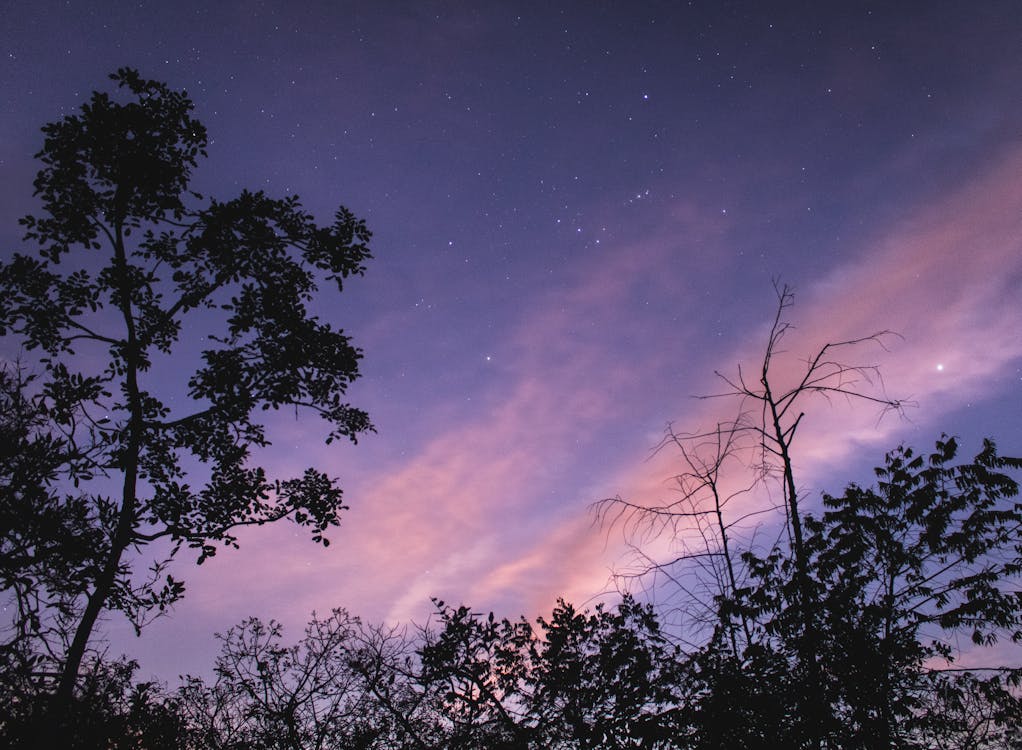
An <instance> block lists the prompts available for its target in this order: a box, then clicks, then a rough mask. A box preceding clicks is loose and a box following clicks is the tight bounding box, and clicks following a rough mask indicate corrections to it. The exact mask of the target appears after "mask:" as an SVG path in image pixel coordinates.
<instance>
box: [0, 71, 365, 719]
mask: <svg viewBox="0 0 1022 750" xmlns="http://www.w3.org/2000/svg"><path fill="white" fill-rule="evenodd" d="M111 79H112V80H113V81H114V83H115V84H116V86H117V93H116V94H115V95H113V96H111V95H109V94H106V93H99V92H95V93H93V95H92V97H91V99H90V101H89V102H88V103H86V104H85V105H83V106H82V108H81V111H80V112H79V113H77V114H73V115H69V116H67V117H64V118H63V119H62V120H60V121H58V122H54V123H51V124H49V125H46V126H45V127H44V128H43V132H44V134H45V140H44V144H43V147H42V150H41V151H40V152H39V153H38V154H37V158H38V159H39V160H40V161H41V163H42V168H41V169H40V171H39V173H38V176H37V177H36V180H35V183H34V185H35V193H36V195H37V196H38V197H39V200H40V203H41V213H40V214H39V215H38V216H28V217H26V218H24V219H23V220H22V224H23V225H24V227H25V230H26V233H25V239H26V241H30V242H33V243H35V244H36V245H37V246H38V247H37V251H36V252H35V253H34V254H15V255H14V257H13V259H12V260H11V261H10V262H8V263H5V264H3V265H2V266H0V335H8V334H14V335H16V336H18V337H19V338H20V339H21V341H22V342H23V345H24V347H25V349H26V350H28V351H29V352H32V353H38V356H37V360H36V366H37V367H39V368H40V369H41V372H40V375H39V380H38V383H36V384H35V386H36V387H35V390H34V392H33V394H32V403H33V405H34V408H35V409H36V413H37V414H38V415H39V416H41V417H45V425H43V424H33V425H32V430H34V434H35V435H36V439H37V441H43V442H45V441H50V443H51V444H52V445H53V446H56V448H57V449H58V450H59V452H60V454H61V460H60V461H58V462H57V463H56V465H53V466H49V465H47V467H46V471H45V472H43V473H42V475H41V477H40V478H41V480H42V481H41V484H40V486H39V487H38V488H36V489H35V490H33V492H32V493H28V492H27V491H26V489H25V488H24V487H21V488H19V487H18V486H17V485H16V483H14V484H12V483H10V482H8V484H7V488H8V489H7V490H6V491H7V492H8V493H9V494H11V496H12V497H16V498H17V499H18V502H20V503H22V505H24V506H25V507H31V508H34V509H35V510H36V511H38V512H40V513H42V512H45V511H46V509H56V511H57V512H58V513H69V512H70V511H68V510H67V509H68V508H74V509H75V510H74V512H73V513H71V515H75V514H77V515H75V523H77V524H79V525H82V526H84V527H85V528H84V532H85V533H87V535H88V536H89V538H90V540H91V541H90V545H91V546H90V554H89V555H88V559H87V560H83V561H72V564H73V566H74V567H75V576H76V581H77V582H78V584H79V587H80V588H79V590H78V592H77V594H76V595H71V594H70V593H69V592H67V591H58V592H56V593H57V594H58V595H59V596H60V597H63V598H65V599H70V600H72V601H65V602H64V606H66V608H67V610H68V611H71V612H73V622H72V623H71V630H70V638H69V643H68V644H67V647H66V649H65V650H64V652H63V653H62V654H60V659H59V661H60V664H59V667H60V677H59V680H58V685H57V688H56V698H55V701H54V706H55V711H56V713H57V714H60V713H61V712H66V709H67V706H68V705H69V703H70V701H71V699H72V695H73V691H74V686H75V680H76V677H77V675H78V672H79V668H80V665H81V664H82V661H83V658H84V656H85V654H86V650H87V647H88V644H89V640H90V638H91V636H92V634H93V632H94V629H95V627H96V622H97V618H98V617H99V615H100V613H101V612H103V611H119V612H122V613H124V614H126V615H128V616H129V617H131V619H132V621H133V622H134V623H135V624H136V627H141V626H142V625H143V624H144V622H145V621H146V620H147V618H149V617H151V616H153V615H154V614H158V613H159V612H160V611H163V610H164V609H165V608H166V607H167V606H169V605H170V604H172V603H173V602H174V601H175V600H177V599H178V598H179V597H180V596H181V595H182V593H183V584H182V583H181V582H180V581H179V580H177V579H176V578H174V577H173V576H171V575H169V574H167V573H166V569H165V568H166V563H167V560H169V559H170V558H172V557H173V556H174V555H175V554H176V553H177V552H179V551H180V550H181V549H182V548H190V549H193V550H195V551H196V552H197V553H198V561H199V562H200V563H201V562H202V561H204V560H205V559H207V558H208V557H210V556H212V555H213V554H215V552H216V549H217V545H221V544H222V545H226V546H237V543H238V537H237V531H238V529H239V527H243V526H248V525H261V524H265V523H270V522H273V521H277V520H279V519H282V518H291V519H292V520H293V521H295V522H296V523H298V524H300V525H302V526H305V527H307V528H309V529H310V530H311V532H312V538H313V540H314V541H317V542H320V543H322V544H324V545H325V544H327V543H328V542H327V538H326V536H325V533H326V532H327V530H328V529H329V528H330V527H332V526H335V525H336V524H337V523H338V519H339V515H340V513H341V511H342V510H344V507H345V506H344V505H343V501H342V494H341V490H340V488H339V487H338V486H337V483H336V480H334V479H333V478H331V477H329V476H328V475H326V474H325V473H323V472H320V471H317V470H315V469H312V468H310V469H308V470H306V471H305V473H304V474H303V475H302V476H298V477H295V478H288V479H282V480H273V479H271V478H269V477H268V476H267V474H266V471H265V470H264V469H262V468H260V467H259V466H256V465H253V461H252V458H253V451H254V450H257V449H259V448H262V447H265V446H267V445H269V443H270V440H269V437H268V436H267V434H266V430H265V427H264V425H263V424H262V423H261V422H260V421H259V419H258V415H259V414H261V413H263V412H265V411H266V410H277V409H280V408H282V407H287V408H294V409H295V410H304V411H307V412H310V413H312V414H315V415H318V416H319V417H321V418H322V419H323V420H324V421H325V422H326V425H327V430H328V436H327V442H330V441H332V440H334V439H336V438H341V437H343V438H348V439H350V440H351V441H353V442H354V441H356V439H357V437H358V436H359V435H361V434H362V433H364V432H366V431H367V430H371V429H372V427H371V424H370V422H369V419H368V417H367V415H366V414H365V412H363V411H361V410H359V409H357V408H354V407H352V406H350V405H349V404H348V403H346V401H345V400H344V394H345V392H346V389H347V387H348V385H349V384H350V383H351V382H352V381H353V380H354V379H355V378H356V377H357V376H358V362H359V359H360V358H361V351H360V350H359V349H357V348H355V347H354V346H353V345H352V344H351V342H350V340H349V338H348V336H347V335H345V333H344V332H343V331H341V330H337V329H335V328H334V327H332V326H331V325H330V324H328V323H325V322H323V321H321V320H319V319H318V318H317V317H315V316H314V315H312V314H311V313H310V311H309V309H308V305H309V303H310V302H311V301H312V300H313V298H314V296H315V294H316V292H317V290H318V287H319V286H320V285H322V284H327V285H329V286H333V287H335V288H336V289H337V290H338V291H340V290H341V289H342V286H343V282H344V280H345V279H347V278H348V277H351V276H358V275H361V274H362V273H363V272H364V270H365V267H364V263H365V261H366V260H367V259H368V258H369V257H370V253H369V249H368V246H367V242H368V241H369V239H370V232H369V231H368V230H367V228H366V226H365V224H364V222H362V221H361V220H359V219H357V218H355V217H354V216H353V215H352V214H351V213H350V212H349V211H348V210H347V209H345V208H343V207H341V208H340V209H338V211H337V213H336V215H335V218H334V222H333V223H332V224H330V225H329V226H320V225H318V224H317V223H316V222H315V220H314V218H313V217H312V216H311V215H309V214H308V213H306V212H305V211H304V210H303V209H302V206H301V204H300V202H299V200H298V199H297V198H294V197H292V198H286V199H273V198H270V197H268V196H266V195H265V194H263V193H262V192H248V191H244V192H242V193H241V194H240V195H239V196H238V197H236V198H232V199H230V200H227V201H223V202H221V201H218V200H215V199H211V200H208V201H207V200H205V199H204V198H203V197H202V196H201V195H199V194H198V193H195V192H193V191H192V190H190V188H189V184H190V181H191V178H192V174H193V171H194V169H195V168H196V166H197V165H198V160H199V157H202V156H205V155H206V142H207V141H206V129H205V127H204V126H203V125H202V124H201V123H200V122H199V121H198V120H196V119H195V118H194V117H193V116H192V114H191V112H192V109H193V104H192V102H191V100H190V99H189V98H188V96H187V95H186V94H185V93H183V92H176V91H173V90H171V89H170V88H168V87H167V85H165V84H163V83H160V82H156V81H150V80H145V79H143V78H142V77H141V76H140V75H139V74H138V73H137V72H136V71H134V70H131V69H128V68H123V69H121V70H118V71H117V72H116V73H115V74H113V75H112V76H111ZM185 331H187V332H188V341H187V342H184V341H182V334H183V332H185ZM200 332H201V334H202V335H199V334H200ZM200 342H202V343H201V344H200ZM185 343H190V344H200V346H201V347H202V351H201V353H200V354H199V355H198V357H197V359H196V365H197V366H196V368H195V369H194V371H193V372H192V373H191V374H190V376H188V377H186V378H182V380H181V382H179V383H177V384H174V385H171V384H170V383H169V379H170V375H171V374H172V373H173V372H174V371H179V369H180V368H182V367H183V365H187V364H188V363H189V360H188V359H186V358H185V359H183V358H182V357H181V356H180V354H179V352H180V351H181V350H183V349H184V344H185ZM171 357H173V358H174V359H173V360H171ZM171 361H173V366H172V367H168V363H170V362H171ZM184 371H185V372H187V370H184ZM164 390H165V391H166V394H167V395H164V394H163V393H162V391H164ZM175 395H176V396H177V398H174V399H173V400H172V396H175ZM184 395H187V397H188V398H181V397H182V396H184ZM40 493H41V494H40ZM30 494H32V497H30V496H29V495H30ZM30 522H31V523H35V522H36V521H35V520H30ZM10 533H11V530H7V529H5V534H10ZM159 540H163V541H165V542H166V543H168V545H169V549H170V552H169V556H168V557H167V558H165V559H158V560H157V561H156V562H155V563H153V566H152V568H151V569H150V574H149V576H148V577H147V578H140V577H139V571H138V570H137V567H138V564H139V561H140V560H142V559H144V553H145V552H146V550H147V548H150V545H152V544H153V543H154V542H157V541H159ZM7 543H8V542H7V540H6V539H5V544H7ZM45 543H46V542H45V541H37V542H35V543H30V544H29V548H28V550H27V552H28V554H30V555H37V556H38V555H39V554H40V553H41V551H42V549H43V547H41V546H39V545H40V544H43V545H45ZM66 562H67V561H66V560H65V561H61V562H60V564H65V563H66ZM43 585H44V587H45V586H46V585H48V584H46V582H43Z"/></svg>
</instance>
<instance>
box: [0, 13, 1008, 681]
mask: <svg viewBox="0 0 1022 750" xmlns="http://www.w3.org/2000/svg"><path fill="white" fill-rule="evenodd" d="M0 17H2V18H3V19H4V23H3V24H2V25H0V103H2V110H3V113H4V114H3V116H2V117H0V252H3V253H4V254H5V257H6V255H8V254H9V253H11V252H14V251H15V250H25V249H26V248H25V246H24V244H23V243H22V241H21V236H20V231H19V228H18V226H17V219H18V217H20V216H22V215H24V214H26V213H28V212H31V211H33V210H34V208H35V203H34V201H33V198H32V195H31V181H32V179H33V176H34V173H35V171H36V169H37V165H36V164H35V163H34V162H33V159H32V155H33V154H34V153H35V152H36V151H37V150H38V148H39V146H40V145H41V135H40V132H39V128H40V126H41V125H43V124H44V123H46V122H49V121H52V120H55V119H58V118H60V117H61V116H63V115H64V114H67V113H70V112H72V111H73V110H74V109H75V108H76V107H78V106H79V105H80V104H81V103H82V102H83V101H85V100H86V99H87V97H88V96H89V93H90V92H91V91H92V90H94V89H96V88H104V89H105V88H108V87H107V81H106V76H107V74H109V73H110V72H113V71H114V70H116V69H117V68H119V67H121V66H132V67H135V68H138V69H139V70H140V72H141V73H142V74H143V75H144V76H146V77H150V78H155V79H158V80H163V81H166V82H167V83H169V84H170V85H171V86H172V87H174V88H178V89H185V90H187V91H188V93H189V94H190V96H191V97H192V98H193V99H194V101H195V104H196V116H197V117H198V118H199V119H200V120H202V121H203V122H204V123H205V124H206V125H207V127H208V129H209V133H210V137H211V146H210V149H209V158H208V159H207V160H206V161H205V162H204V163H203V165H202V166H201V168H200V169H199V171H198V173H197V175H196V183H195V184H196V186H197V187H198V189H199V190H200V191H201V192H204V193H207V194H209V195H213V196H217V197H219V198H224V199H226V198H229V197H231V196H232V195H235V194H237V193H238V192H239V191H240V190H242V189H245V188H251V189H263V190H265V191H267V192H268V193H270V194H272V195H274V196H284V195H294V194H297V195H299V196H301V198H302V201H303V204H304V205H305V206H306V208H308V209H309V210H310V211H311V212H313V213H314V214H315V215H316V216H317V217H319V218H320V219H321V220H322V221H324V222H325V221H328V220H329V219H330V218H331V216H332V214H333V211H334V209H335V208H336V206H337V205H338V204H339V203H340V204H344V205H346V206H347V207H349V208H350V209H351V210H352V211H354V212H355V214H357V215H358V216H361V217H363V218H365V219H366V221H367V222H368V224H369V226H370V228H371V229H372V230H373V232H374V239H373V242H372V249H373V253H374V259H373V260H372V261H370V263H369V267H368V272H367V274H366V276H365V278H363V279H358V280H355V281H354V282H352V283H351V284H349V285H348V286H347V288H346V289H345V292H344V294H343V295H342V296H340V297H324V298H323V299H322V300H321V302H320V303H319V305H318V306H317V308H316V312H317V313H318V314H319V315H320V316H321V317H323V318H324V319H326V320H330V321H331V322H333V323H335V324H336V325H339V326H342V327H343V328H344V329H345V330H346V331H348V332H349V333H350V334H351V335H352V337H353V339H354V341H355V343H356V344H357V345H358V346H360V347H361V348H362V349H363V350H364V353H365V359H364V360H363V364H362V378H361V379H360V380H359V381H358V382H357V383H356V384H355V385H354V386H353V387H352V388H351V389H350V391H349V394H350V396H351V400H352V402H353V403H355V404H357V405H359V406H361V407H363V408H365V409H366V410H368V411H369V413H370V415H371V417H372V419H373V421H374V423H375V425H376V428H377V433H376V434H374V435H369V436H367V437H365V438H364V439H363V440H360V441H359V444H358V445H356V446H351V445H339V444H337V443H334V444H332V445H330V446H326V445H324V443H323V440H322V438H323V437H324V434H323V430H322V429H321V425H320V424H317V423H315V422H314V421H311V420H306V421H302V420H296V419H295V418H294V416H293V415H291V416H290V417H280V418H279V419H278V420H277V421H274V422H272V423H271V424H270V428H271V437H272V439H273V440H274V448H273V449H272V450H270V451H268V452H267V453H266V454H265V455H264V456H262V457H261V460H264V461H265V464H266V465H267V466H268V467H269V468H270V469H271V470H273V471H274V472H276V473H277V474H278V475H284V476H287V475H291V474H293V473H295V472H300V471H301V470H302V469H304V467H305V466H308V465H309V464H314V465H316V466H318V467H319V468H322V469H324V470H327V471H328V472H329V473H331V474H333V475H335V476H338V477H340V478H341V481H342V484H343V486H344V489H345V497H346V500H347V503H348V505H349V506H350V510H349V511H347V512H346V514H345V516H344V519H343V522H342V526H341V528H339V529H337V530H336V531H335V532H334V533H333V534H332V535H331V541H332V544H331V546H330V547H329V548H327V549H323V548H322V547H319V546H317V545H314V544H313V543H312V542H311V541H309V539H308V538H307V536H308V535H307V534H304V533H302V532H301V531H300V530H298V529H297V528H296V527H294V526H291V525H287V524H278V525H276V526H275V527H272V528H270V527H267V528H263V529H259V530H253V531H251V532H246V533H245V534H243V535H242V537H241V549H240V550H238V551H227V552H223V553H221V554H218V555H217V556H216V558H214V559H213V560H211V561H209V562H207V563H206V564H205V565H203V566H202V567H201V568H195V567H194V566H193V565H192V564H191V560H190V559H184V558H182V560H181V562H180V563H179V564H178V567H177V568H176V571H177V573H178V574H179V575H180V576H181V577H183V578H184V579H185V580H186V582H187V586H188V589H187V594H186V597H185V599H184V600H183V601H182V602H181V603H180V604H179V605H178V606H177V607H176V608H175V610H174V612H173V613H172V614H171V615H170V616H168V617H164V618H162V619H160V620H158V621H157V622H155V623H153V624H152V625H151V626H149V628H147V629H146V630H145V631H144V632H143V635H142V637H141V638H138V639H135V638H134V637H133V636H131V635H130V631H129V629H128V628H127V627H126V626H125V625H124V624H122V623H119V622H117V621H113V620H112V621H110V622H109V623H108V624H107V631H106V632H107V633H108V637H109V639H110V644H111V647H112V648H114V649H116V650H118V651H125V652H127V653H129V654H131V655H133V656H137V657H138V658H139V659H141V661H142V663H143V669H144V670H148V671H151V672H152V673H154V674H158V675H162V676H164V677H173V676H175V675H177V674H181V673H186V672H191V673H200V672H203V671H205V670H207V669H208V667H209V664H210V662H211V659H212V656H213V655H214V653H215V651H216V643H215V641H214V639H213V637H212V634H213V633H214V632H217V631H220V632H222V631H224V630H226V629H227V628H228V627H230V626H231V625H233V624H235V623H237V622H238V621H239V620H241V619H242V618H244V617H246V616H249V615H258V616H260V617H263V618H267V619H268V618H275V619H277V620H279V621H281V622H283V623H284V624H285V625H286V626H287V627H288V628H289V629H290V631H289V632H291V633H293V634H296V632H297V629H298V628H299V627H300V626H301V624H302V623H304V622H305V621H306V620H307V619H308V617H309V615H310V613H311V612H312V611H313V610H315V611H318V612H320V613H325V612H328V611H329V610H330V609H331V608H333V607H338V606H341V607H345V608H347V609H348V610H349V611H351V612H353V613H355V614H359V615H362V616H364V617H365V618H366V619H369V620H373V621H377V620H388V621H390V622H395V623H401V622H410V621H415V622H423V621H424V620H425V618H426V617H427V616H428V614H429V612H430V609H431V604H430V597H432V596H436V597H440V598H442V599H445V600H446V601H448V602H452V603H455V602H464V603H466V604H469V605H471V606H472V607H474V608H476V609H479V610H483V611H488V610H494V611H496V612H497V613H498V614H499V615H502V616H509V617H515V616H517V615H519V614H525V615H527V616H529V617H534V616H536V615H539V614H542V613H544V612H549V611H550V608H551V607H552V606H553V604H554V603H555V601H556V599H557V597H559V596H564V597H566V598H568V599H569V600H572V601H575V602H576V603H580V604H581V603H585V602H592V601H595V599H594V598H593V597H597V596H598V595H599V594H600V593H601V592H605V591H607V589H608V582H609V580H610V576H611V575H612V573H613V572H614V571H622V570H625V571H627V570H628V569H629V566H630V565H631V564H632V563H633V562H634V558H632V557H630V556H629V554H628V550H627V547H626V545H625V544H624V540H623V539H622V537H621V535H620V533H619V530H611V531H608V530H606V529H601V528H599V527H598V526H597V525H595V524H594V517H593V514H592V510H591V506H592V503H594V502H595V501H598V500H600V499H601V498H606V497H614V496H620V497H623V498H627V499H629V500H634V501H640V502H656V501H657V500H659V499H663V498H664V497H665V496H668V497H669V496H670V492H671V481H670V477H671V476H672V475H673V474H674V473H676V472H677V471H678V457H677V455H674V454H671V452H670V451H662V452H660V453H656V454H654V453H653V449H654V448H655V446H656V445H657V444H658V442H659V441H660V440H661V438H662V437H663V435H664V430H665V427H666V426H667V425H668V424H672V425H673V426H674V429H676V430H679V431H687V430H695V429H697V428H699V427H700V426H706V425H712V424H714V423H715V422H716V421H718V420H720V419H723V418H727V417H729V416H731V415H732V412H733V408H734V407H733V404H729V403H728V402H726V401H721V400H700V399H697V398H694V396H698V395H703V394H709V393H715V392H718V391H719V390H720V387H721V384H720V381H719V380H717V379H716V376H715V375H714V373H715V371H720V372H722V373H727V374H733V373H735V372H736V371H737V367H738V366H739V364H741V363H745V366H746V367H749V366H755V365H756V361H757V358H761V357H762V352H763V346H764V343H765V337H766V334H767V331H768V328H769V324H770V322H771V320H772V317H773V314H774V312H775V310H776V295H775V291H774V287H773V282H774V280H780V281H781V282H782V283H787V284H790V285H791V286H792V287H793V288H794V289H795V292H796V302H795V305H794V307H793V308H791V310H790V311H789V313H790V314H789V316H788V318H789V319H790V321H791V323H792V324H793V325H794V326H795V328H794V329H793V331H792V332H791V334H790V335H789V336H788V337H787V338H786V339H785V347H784V348H785V354H784V356H783V357H781V358H779V360H778V362H777V367H776V372H777V376H778V378H780V379H782V380H783V379H784V378H787V377H791V376H793V375H794V374H795V373H796V372H798V368H799V367H800V358H804V357H805V356H807V355H809V354H811V353H812V352H814V351H815V350H816V349H818V348H819V347H820V346H822V345H823V344H824V343H826V342H828V341H836V340H842V339H846V338H852V337H858V336H862V335H868V334H871V333H873V332H875V331H881V330H889V331H892V332H894V333H896V334H897V335H896V336H892V337H890V338H888V339H887V344H888V345H887V347H886V350H885V349H883V348H880V347H866V348H863V349H861V350H858V351H856V352H855V353H854V356H853V357H852V359H853V361H854V362H855V363H864V364H875V365H877V366H878V367H879V368H880V372H881V373H882V375H883V383H884V385H885V387H886V390H887V392H888V393H889V394H890V395H892V396H895V397H902V398H906V399H908V400H910V401H911V402H913V404H914V406H913V407H912V408H910V409H909V410H908V411H907V413H906V415H905V416H904V417H903V418H898V417H896V416H890V415H888V416H886V417H883V418H880V415H879V414H878V413H877V410H876V409H875V408H874V407H870V406H868V405H867V404H864V403H843V402H835V403H832V404H828V403H825V402H816V403H813V404H812V405H811V409H809V410H808V416H807V420H806V424H805V426H804V428H802V431H801V434H800V436H799V440H798V441H797V442H796V445H795V453H796V461H797V468H798V477H799V482H800V488H801V489H802V490H803V491H804V494H805V496H806V497H808V498H818V497H819V496H820V494H821V493H822V492H824V491H830V492H837V491H840V489H841V488H842V487H843V486H844V485H845V484H846V483H847V482H849V481H852V480H858V481H868V480H869V473H868V469H869V467H871V466H873V465H876V464H877V463H880V462H881V461H882V458H883V454H884V453H885V452H886V451H887V450H889V449H891V448H893V447H894V446H895V445H897V444H898V443H900V442H906V443H909V444H913V445H916V446H919V447H922V448H924V449H925V448H926V447H927V446H929V445H932V443H933V441H934V440H935V439H936V438H937V437H938V436H939V435H940V434H941V433H942V432H948V433H951V434H956V435H959V436H961V438H962V440H963V443H964V444H965V447H966V450H978V445H979V440H980V438H981V437H982V436H990V437H993V438H995V439H996V440H997V441H998V443H999V445H1000V446H1001V449H1002V452H1004V453H1006V454H1013V455H1020V453H1022V422H1020V417H1022V400H1020V397H1022V295H1020V292H1022V180H1020V179H1019V175H1020V174H1022V91H1020V89H1019V86H1018V82H1019V81H1020V80H1022V14H1019V13H1018V6H1017V3H1015V2H999V1H998V0H986V1H985V2H982V3H973V2H939V1H938V2H899V3H887V2H842V3H815V2H755V3H754V2H630V3H623V2H622V3H613V2H573V3H559V2H542V3H540V2H536V3H532V2H503V3H500V2H478V3H460V2H427V1H423V2H286V1H285V0H279V1H278V2H237V1H231V0H224V1H223V2H217V3H208V2H195V1H194V0H178V2H174V3H165V2H146V1H142V2H131V3H129V2H115V1H108V2H103V3H96V2H92V3H89V2H78V1H76V0H69V1H68V2H51V1H49V0H33V2H28V1H27V0H0ZM198 335H201V332H199V331H190V330H188V329H186V336H198ZM4 345H5V347H6V351H4V352H3V356H5V357H7V358H12V357H14V356H16V354H17V351H16V348H14V347H13V346H12V345H11V342H5V344H4ZM175 374H178V373H175V372H161V373H160V377H161V378H166V379H167V383H168V385H167V387H174V386H173V385H172V383H173V376H174V375H175ZM180 375H181V376H182V377H186V375H187V373H186V372H185V371H184V370H182V371H181V373H180ZM154 377H155V376H154ZM735 481H740V478H737V479H735ZM668 542H669V540H659V541H658V542H655V543H652V544H651V546H650V547H649V548H648V551H649V552H650V554H654V555H659V554H670V553H671V547H670V544H669V543H668Z"/></svg>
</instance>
